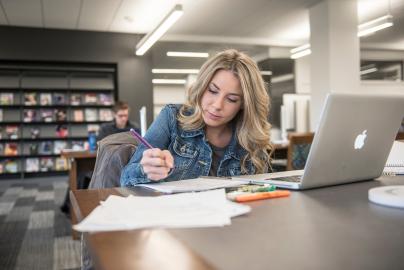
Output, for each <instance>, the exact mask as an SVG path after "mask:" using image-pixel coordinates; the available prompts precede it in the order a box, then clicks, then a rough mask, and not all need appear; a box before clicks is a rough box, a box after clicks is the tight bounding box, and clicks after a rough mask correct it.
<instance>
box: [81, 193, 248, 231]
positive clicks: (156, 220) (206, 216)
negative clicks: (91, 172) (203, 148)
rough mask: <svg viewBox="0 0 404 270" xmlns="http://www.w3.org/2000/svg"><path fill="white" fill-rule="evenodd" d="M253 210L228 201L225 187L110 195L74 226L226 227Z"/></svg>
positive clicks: (93, 228)
mask: <svg viewBox="0 0 404 270" xmlns="http://www.w3.org/2000/svg"><path fill="white" fill-rule="evenodd" d="M250 211H251V208H250V207H249V206H248V205H242V204H238V203H232V202H230V201H228V200H227V199H226V194H225V191H224V189H218V190H212V191H206V192H193V193H181V194H174V195H165V196H157V197H146V196H132V195H129V196H128V197H120V196H114V195H111V196H109V197H108V198H107V199H106V200H105V201H104V202H100V205H99V206H97V207H96V208H95V209H94V210H93V211H92V212H91V213H90V214H89V215H88V216H87V217H86V218H84V219H83V220H82V221H81V222H80V223H79V224H76V225H74V226H73V228H74V229H75V230H77V231H80V232H97V231H98V232H99V231H117V230H132V229H142V228H195V227H213V226H225V225H230V224H231V220H230V218H232V217H235V216H238V215H243V214H245V213H248V212H250Z"/></svg>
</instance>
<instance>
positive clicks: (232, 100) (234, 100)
mask: <svg viewBox="0 0 404 270" xmlns="http://www.w3.org/2000/svg"><path fill="white" fill-rule="evenodd" d="M228 100H229V101H230V102H231V103H236V102H237V101H238V100H237V99H231V98H228Z"/></svg>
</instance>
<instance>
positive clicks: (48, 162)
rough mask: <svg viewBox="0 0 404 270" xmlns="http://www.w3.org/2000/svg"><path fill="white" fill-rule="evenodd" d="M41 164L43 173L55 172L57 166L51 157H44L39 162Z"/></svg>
mask: <svg viewBox="0 0 404 270" xmlns="http://www.w3.org/2000/svg"><path fill="white" fill-rule="evenodd" d="M39 163H40V170H41V172H48V171H53V169H54V166H55V164H54V162H53V158H51V157H43V158H41V159H40V160H39Z"/></svg>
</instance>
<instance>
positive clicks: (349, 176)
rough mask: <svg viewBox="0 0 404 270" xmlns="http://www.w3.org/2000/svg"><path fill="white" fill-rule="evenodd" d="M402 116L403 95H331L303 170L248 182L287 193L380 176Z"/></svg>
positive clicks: (403, 110) (253, 176)
mask: <svg viewBox="0 0 404 270" xmlns="http://www.w3.org/2000/svg"><path fill="white" fill-rule="evenodd" d="M403 117H404V95H387V94H386V95H380V94H341V93H338V94H337V93H332V94H329V95H328V96H327V99H326V103H325V105H324V107H323V111H322V114H321V120H320V124H319V126H318V129H317V132H316V133H315V136H314V139H313V143H312V145H311V149H310V153H309V156H308V158H307V162H306V166H305V168H304V170H299V171H287V172H280V173H269V174H257V175H250V176H246V178H249V179H251V180H253V181H254V180H255V181H256V182H261V183H263V182H265V183H271V184H274V185H276V186H277V187H281V188H287V189H308V188H315V187H323V186H331V185H338V184H345V183H352V182H357V181H363V180H370V179H374V178H377V177H379V176H380V175H381V174H382V172H383V169H384V166H385V164H386V160H387V157H388V155H389V152H390V149H391V147H392V145H393V142H394V139H395V137H396V134H397V132H398V129H399V127H400V125H401V121H402V119H403ZM242 178H244V177H242ZM253 181H252V182H253Z"/></svg>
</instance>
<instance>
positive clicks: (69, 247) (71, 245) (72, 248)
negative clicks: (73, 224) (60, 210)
mask: <svg viewBox="0 0 404 270" xmlns="http://www.w3.org/2000/svg"><path fill="white" fill-rule="evenodd" d="M53 251H54V258H55V259H54V261H53V262H54V264H53V269H71V268H79V267H80V242H79V241H73V240H72V238H71V237H70V236H65V237H58V238H56V239H55V242H54V246H53Z"/></svg>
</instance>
